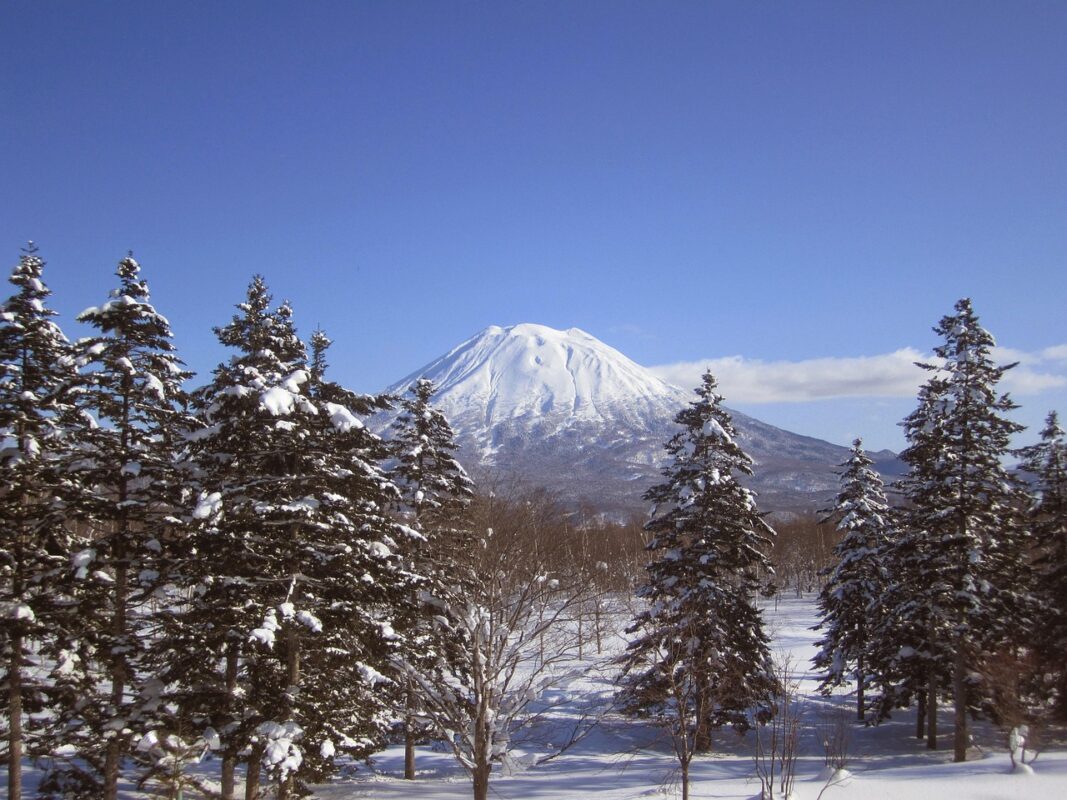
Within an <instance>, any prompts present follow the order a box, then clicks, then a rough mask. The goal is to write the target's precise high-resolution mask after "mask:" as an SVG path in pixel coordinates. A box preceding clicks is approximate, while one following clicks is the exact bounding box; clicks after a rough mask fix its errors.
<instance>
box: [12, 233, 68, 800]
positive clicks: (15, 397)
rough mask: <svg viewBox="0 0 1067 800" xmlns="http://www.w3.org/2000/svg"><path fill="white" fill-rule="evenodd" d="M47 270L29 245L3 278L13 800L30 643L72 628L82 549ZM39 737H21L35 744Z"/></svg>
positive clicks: (32, 683) (15, 799)
mask: <svg viewBox="0 0 1067 800" xmlns="http://www.w3.org/2000/svg"><path fill="white" fill-rule="evenodd" d="M43 271H44V261H43V260H42V259H41V258H40V256H38V255H37V249H36V247H34V246H33V244H32V243H30V245H29V246H28V247H27V248H26V250H25V251H24V253H23V255H22V257H21V258H20V259H19V263H18V265H17V266H16V267H15V268H14V270H12V273H11V277H10V278H9V280H10V282H11V283H12V284H13V285H14V286H15V290H16V291H15V293H14V294H13V295H11V296H10V297H9V298H8V299H7V300H5V301H4V304H3V306H2V307H0V482H2V484H3V491H0V650H2V656H3V662H2V666H0V670H2V671H3V673H2V674H3V685H5V686H6V689H7V691H6V692H5V695H4V697H3V699H2V702H3V703H4V706H3V713H2V714H0V725H2V726H3V728H4V741H3V743H2V744H0V747H3V748H4V751H5V752H4V753H3V756H4V760H5V762H6V763H7V765H8V771H7V779H8V785H7V796H8V797H9V798H11V799H12V800H19V798H20V797H21V796H22V785H21V784H22V774H21V768H22V755H23V753H24V752H26V748H25V746H24V745H25V741H24V723H25V722H26V717H27V715H28V714H29V713H34V712H39V711H41V708H42V706H43V705H44V703H45V702H46V701H45V697H44V691H45V689H46V688H47V686H46V684H45V682H44V681H43V676H42V675H41V674H40V672H39V670H38V669H37V667H38V666H39V662H38V661H37V660H36V658H35V657H34V653H33V652H32V650H31V647H30V642H31V641H35V642H37V643H38V644H39V645H43V644H45V643H46V642H48V643H49V644H54V643H55V638H54V634H55V633H56V629H57V628H58V629H60V630H61V629H63V628H64V627H69V624H68V623H69V616H70V615H69V614H68V613H67V610H68V609H69V603H67V602H66V600H67V597H66V596H65V595H64V593H63V590H62V589H61V587H60V586H59V585H57V581H56V580H55V576H56V575H57V574H59V573H62V572H64V571H65V570H66V568H67V567H68V565H69V564H70V563H71V559H72V556H73V555H74V553H75V552H77V551H78V550H80V549H81V543H80V537H79V536H78V535H77V534H76V532H75V531H74V530H73V528H71V527H70V526H68V525H66V524H65V519H64V517H65V510H64V502H63V500H64V497H65V496H67V495H69V492H67V491H64V485H63V484H64V475H63V472H62V470H60V469H58V464H57V461H61V460H63V459H62V456H63V455H64V453H66V452H68V451H69V449H70V447H71V446H72V444H73V442H72V438H76V433H77V432H78V431H79V430H81V429H83V428H84V425H82V423H81V420H80V419H79V415H78V414H77V413H76V411H75V407H74V405H73V397H72V395H71V389H72V388H73V387H74V386H75V385H76V383H77V369H76V366H75V360H74V357H73V352H72V349H71V346H70V343H69V342H68V341H67V339H66V337H65V336H64V335H63V332H62V331H61V330H60V329H59V327H58V325H56V323H55V322H54V321H53V317H54V316H55V313H56V312H54V311H52V310H51V309H49V308H48V306H47V302H48V298H49V296H50V295H51V292H50V291H49V289H48V287H47V286H46V285H45V283H44V281H43V279H42V275H43ZM37 733H38V731H36V730H34V729H28V730H25V734H26V735H27V738H29V739H30V744H31V745H32V744H33V740H34V737H35V735H36V734H37ZM43 749H48V748H47V746H46V747H44V748H43Z"/></svg>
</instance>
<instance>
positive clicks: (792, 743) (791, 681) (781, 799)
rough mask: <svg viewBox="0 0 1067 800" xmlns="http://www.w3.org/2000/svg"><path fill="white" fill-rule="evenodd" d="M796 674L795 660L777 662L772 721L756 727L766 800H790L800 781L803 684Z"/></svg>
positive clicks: (758, 763) (757, 759)
mask: <svg viewBox="0 0 1067 800" xmlns="http://www.w3.org/2000/svg"><path fill="white" fill-rule="evenodd" d="M792 672H793V659H792V658H791V657H789V656H784V655H783V656H779V657H778V658H776V659H775V662H774V676H775V678H776V679H777V683H778V687H779V689H778V694H777V695H776V696H775V698H774V701H773V706H772V711H771V718H770V720H769V721H768V722H767V723H766V725H763V726H757V727H756V755H755V762H756V777H757V778H759V782H760V797H761V798H762V800H786V798H788V797H789V796H790V795H791V794H792V793H793V784H794V782H795V781H796V770H797V745H798V743H799V739H800V717H801V709H800V695H799V685H800V684H799V681H797V680H796V679H795V678H794V677H793V675H792Z"/></svg>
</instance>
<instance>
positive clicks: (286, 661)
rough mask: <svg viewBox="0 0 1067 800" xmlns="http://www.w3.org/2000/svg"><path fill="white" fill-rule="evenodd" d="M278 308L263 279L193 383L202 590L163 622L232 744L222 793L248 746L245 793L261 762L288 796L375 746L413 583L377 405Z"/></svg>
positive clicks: (190, 699) (215, 726)
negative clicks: (336, 380) (372, 415)
mask: <svg viewBox="0 0 1067 800" xmlns="http://www.w3.org/2000/svg"><path fill="white" fill-rule="evenodd" d="M270 304H271V298H270V294H269V292H268V290H267V287H266V285H265V283H264V282H263V280H262V278H259V277H256V278H255V279H254V280H253V281H252V284H251V285H250V286H249V290H248V296H247V299H246V301H245V302H243V303H241V304H240V305H239V306H238V313H237V314H236V315H235V316H234V318H233V320H232V322H231V323H230V324H229V325H227V326H225V327H222V328H219V329H217V330H216V333H217V335H218V337H219V340H220V341H221V342H222V343H223V344H224V345H227V346H228V347H231V348H233V349H234V350H235V351H236V353H235V355H234V356H233V357H232V358H231V359H230V360H229V361H227V362H225V363H223V364H220V365H219V366H218V367H217V368H216V370H215V372H214V375H213V379H212V381H211V383H210V384H208V385H207V386H206V387H204V388H203V389H201V390H199V391H198V392H197V393H196V394H195V407H196V410H197V414H198V417H199V419H200V421H201V424H202V425H203V427H202V429H201V430H200V431H198V432H197V433H196V434H195V435H194V437H193V442H192V443H191V448H190V449H191V457H192V460H193V463H194V464H195V465H196V469H197V472H198V477H197V482H198V485H199V501H198V503H197V505H196V507H195V508H194V509H193V510H192V517H193V518H194V519H195V520H197V521H198V528H197V533H196V536H195V538H194V548H193V549H192V550H191V551H190V553H189V558H188V560H187V564H186V575H185V580H186V581H187V583H188V584H189V585H190V586H191V587H192V596H193V599H192V601H191V602H190V603H189V604H188V605H187V606H186V607H185V608H184V609H182V611H181V613H180V614H179V615H176V617H175V619H173V620H172V621H171V627H172V629H173V637H172V638H173V640H174V641H176V642H177V651H176V652H175V657H174V661H173V666H174V670H173V678H174V680H176V681H178V682H180V683H181V685H183V686H184V687H186V694H185V696H184V697H183V698H182V699H181V704H182V706H183V708H185V709H186V712H187V716H188V719H189V721H190V725H191V726H192V727H194V728H197V729H199V730H200V732H201V735H202V736H204V737H205V741H206V742H209V743H210V744H211V745H212V746H213V747H215V748H216V749H217V750H218V751H219V752H220V754H221V755H222V757H223V787H222V794H223V796H224V797H229V796H232V794H233V786H234V765H235V762H236V759H237V758H238V756H239V755H241V754H245V753H246V754H247V755H245V756H244V757H245V758H246V760H247V763H248V773H247V781H246V785H251V786H252V787H253V788H252V790H250V791H256V790H257V787H258V785H259V776H260V768H261V766H262V767H264V768H266V770H267V775H268V778H270V779H273V780H275V781H276V782H277V785H278V792H279V796H282V797H284V796H289V795H291V794H292V793H293V792H301V791H303V789H302V781H303V780H304V779H305V778H314V779H320V778H321V777H323V776H324V775H325V774H326V773H327V772H328V771H329V770H330V769H331V767H332V764H333V761H334V758H335V756H336V755H340V754H348V755H354V756H365V755H367V754H369V753H370V752H373V750H375V749H376V748H377V747H378V745H379V743H380V741H381V737H382V735H383V733H384V730H385V728H386V725H387V722H388V719H387V704H386V702H385V695H386V693H384V692H382V691H381V690H380V689H381V687H380V686H379V684H381V683H385V682H388V678H386V676H385V673H386V671H387V668H388V664H389V662H390V659H391V658H392V656H393V655H394V654H395V652H396V651H397V650H398V649H399V648H400V647H401V646H402V644H403V643H402V641H401V639H400V636H399V635H398V634H397V633H396V632H395V629H394V626H393V624H392V622H393V618H394V616H395V614H396V610H395V609H396V607H397V606H398V605H402V604H403V603H405V602H407V598H408V597H409V596H410V594H411V592H410V585H411V582H412V581H411V577H410V576H409V575H408V573H407V572H406V571H405V570H404V569H403V564H402V561H401V559H400V557H399V555H398V551H399V550H400V546H399V545H398V544H397V541H396V540H397V537H398V536H399V535H401V530H400V529H399V528H398V526H396V525H394V524H392V523H390V522H389V520H388V519H387V518H386V516H385V512H386V508H387V505H388V504H389V503H391V502H392V498H394V497H395V496H396V490H395V488H394V487H393V486H392V484H391V483H390V482H389V481H388V480H387V478H386V477H385V476H384V475H383V474H382V472H381V470H380V468H379V467H378V463H379V462H380V461H381V460H382V459H383V458H384V456H385V451H384V448H383V445H382V443H381V441H380V440H378V439H377V437H374V436H373V435H372V434H370V433H369V432H368V431H367V430H366V428H365V427H364V425H363V423H362V422H361V421H360V419H359V416H360V415H361V414H364V413H366V412H368V411H370V410H371V407H372V405H373V403H372V402H371V401H370V400H369V399H367V398H362V397H360V396H357V395H355V394H353V393H351V392H348V391H346V390H344V389H343V388H342V387H339V386H337V385H336V384H332V383H329V382H327V381H326V380H325V379H324V377H323V375H322V372H323V370H324V368H325V361H324V355H321V356H320V358H319V362H318V364H317V366H315V367H313V366H312V365H311V364H309V363H308V360H307V358H306V355H305V349H304V347H303V345H302V343H301V342H300V340H299V339H298V338H297V337H296V333H295V329H294V327H293V324H292V313H291V310H290V309H289V307H288V305H287V304H283V305H282V306H281V307H279V308H278V309H271V307H270Z"/></svg>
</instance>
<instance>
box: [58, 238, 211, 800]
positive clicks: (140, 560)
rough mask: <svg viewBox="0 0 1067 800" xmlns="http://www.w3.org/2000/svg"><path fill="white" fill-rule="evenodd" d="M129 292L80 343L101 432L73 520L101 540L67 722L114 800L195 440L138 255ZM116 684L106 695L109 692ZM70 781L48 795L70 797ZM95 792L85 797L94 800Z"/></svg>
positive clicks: (90, 571) (82, 578)
mask: <svg viewBox="0 0 1067 800" xmlns="http://www.w3.org/2000/svg"><path fill="white" fill-rule="evenodd" d="M116 274H117V276H118V278H119V285H118V286H117V287H116V288H115V289H114V290H112V291H111V293H110V295H109V297H108V299H107V301H106V302H105V303H104V304H103V305H101V306H99V307H92V308H89V309H86V310H85V311H83V312H82V313H81V314H80V315H79V316H78V320H79V321H80V322H83V323H86V324H88V325H90V326H91V327H93V328H95V329H96V330H97V333H96V334H95V335H92V336H90V337H88V338H85V339H82V340H81V341H79V342H78V345H77V352H78V356H79V361H80V362H81V363H82V365H83V380H82V389H81V392H80V393H79V396H78V397H79V399H78V405H79V407H80V408H81V409H82V410H83V412H84V413H85V414H86V415H89V416H91V417H92V418H93V419H95V421H96V424H95V425H94V426H93V427H92V428H91V429H90V430H88V431H87V432H86V433H85V434H84V435H83V437H82V439H83V441H82V446H81V450H80V452H79V458H78V460H77V462H76V463H75V465H74V466H73V470H74V472H75V474H76V475H77V479H78V481H79V483H80V484H81V486H82V491H81V493H80V495H79V500H78V503H77V505H76V506H74V507H71V508H70V513H71V514H72V515H76V516H77V517H78V518H79V519H80V522H81V524H82V525H84V526H86V527H87V528H88V529H89V531H90V532H91V534H90V535H91V539H92V541H91V543H90V544H89V546H88V547H87V548H86V549H84V550H83V551H81V553H80V554H79V555H80V560H79V564H78V572H77V574H76V576H75V577H76V578H77V579H78V583H77V587H76V590H75V603H76V608H77V613H78V620H79V621H78V625H79V628H80V629H81V638H82V639H83V641H82V643H81V648H80V649H81V651H82V657H81V658H80V660H79V664H80V670H79V672H78V674H77V679H76V681H74V679H73V678H72V679H71V680H72V681H74V682H72V683H70V684H69V685H68V688H69V690H71V691H73V692H76V694H75V695H74V696H72V697H71V698H70V700H71V702H70V703H69V704H66V705H65V707H64V708H63V709H62V710H61V711H60V712H59V718H60V719H61V720H63V723H64V725H65V727H66V728H67V729H68V730H71V731H76V732H77V733H76V736H74V735H73V734H72V736H73V738H72V740H71V741H69V742H68V743H67V744H69V745H72V746H74V747H75V749H76V750H77V751H78V753H79V761H78V764H79V766H75V765H74V763H73V762H69V761H68V762H66V763H64V764H63V765H62V766H61V767H59V771H61V772H62V771H69V770H75V771H82V774H81V775H80V776H78V779H79V782H80V783H81V784H82V785H83V786H89V787H92V788H90V789H88V790H87V791H88V794H89V795H91V796H93V797H103V798H107V800H113V798H115V797H116V795H117V791H118V788H117V787H118V780H119V774H120V768H121V766H122V763H123V761H124V760H125V759H126V758H127V757H128V756H129V755H131V753H132V752H133V750H132V745H133V742H134V740H135V738H136V737H137V735H138V734H139V733H144V728H143V727H142V726H143V724H144V722H145V717H144V715H145V713H146V712H145V708H144V707H143V703H144V701H145V700H146V685H145V683H144V681H145V679H146V678H147V677H148V676H147V674H146V671H145V670H146V664H145V663H144V658H145V652H146V645H147V642H148V641H149V639H150V637H151V636H152V635H153V633H154V630H153V627H152V621H151V616H152V614H151V611H150V600H151V599H152V597H153V595H154V594H155V592H156V591H157V589H159V588H160V587H161V585H162V574H163V573H164V572H165V569H164V567H163V560H162V558H161V554H162V552H163V549H164V545H163V543H164V542H166V541H167V540H168V539H170V538H173V537H175V536H177V535H178V532H177V530H176V527H177V525H178V523H179V520H178V518H177V517H176V516H175V512H176V510H177V509H179V508H180V507H181V505H182V502H183V497H182V489H183V480H182V476H181V475H180V473H179V471H178V469H177V466H176V454H177V451H178V448H179V446H180V443H181V442H182V441H183V440H184V436H185V435H186V433H187V432H188V430H189V420H188V418H187V416H186V411H185V406H186V397H185V394H184V391H183V389H182V383H183V381H184V380H185V379H186V378H188V377H189V375H190V373H188V372H187V371H185V370H184V368H183V366H182V362H181V360H180V359H179V358H178V355H177V352H176V348H175V346H174V344H173V342H172V338H173V337H172V334H171V331H170V325H169V323H168V322H167V320H166V319H165V318H164V317H163V316H162V315H160V314H159V313H158V312H157V311H156V310H155V308H154V307H153V306H152V304H151V301H150V296H149V290H148V285H147V283H146V282H145V281H144V280H143V279H142V278H141V277H140V266H139V265H138V264H137V262H136V261H135V260H134V259H133V257H132V256H130V257H128V258H124V259H122V260H121V261H120V262H119V264H118V269H117V271H116ZM105 685H106V691H105V689H104V686H105ZM69 779H70V776H69V775H67V776H59V775H53V776H52V778H51V779H50V780H49V781H47V782H46V785H47V786H49V787H53V790H55V791H61V792H65V791H67V790H66V789H62V790H61V789H59V788H55V787H61V786H67V785H69V783H70V780H69ZM84 791H85V790H83V792H84Z"/></svg>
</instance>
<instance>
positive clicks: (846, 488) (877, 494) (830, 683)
mask: <svg viewBox="0 0 1067 800" xmlns="http://www.w3.org/2000/svg"><path fill="white" fill-rule="evenodd" d="M872 463H873V462H872V461H871V459H870V458H869V457H868V456H867V455H866V454H865V453H864V452H863V442H862V441H861V440H859V439H856V440H855V441H854V442H853V443H852V455H851V456H850V458H849V459H848V461H846V462H845V463H844V464H841V466H842V467H844V472H842V474H841V491H840V492H839V493H838V495H837V499H836V501H835V503H834V508H833V511H832V512H831V514H830V516H829V517H828V518H827V520H826V521H830V520H833V521H834V522H836V524H837V529H838V530H839V531H842V532H843V534H844V535H843V536H842V537H841V540H840V542H838V544H837V546H836V547H835V548H834V555H835V556H836V557H837V563H836V565H835V566H834V567H833V568H832V569H830V570H828V571H827V572H826V573H825V575H826V577H827V581H826V584H825V585H824V586H823V588H822V591H821V593H820V595H819V611H820V613H821V620H820V622H819V625H818V626H816V629H823V630H825V633H824V635H823V637H822V638H821V639H820V640H819V641H818V642H817V645H818V647H819V648H820V649H819V652H818V653H817V654H816V656H815V658H814V659H813V661H814V664H815V667H816V668H817V669H820V670H822V671H824V672H825V673H826V676H825V677H824V678H823V680H822V682H821V684H820V687H819V688H820V689H821V690H822V691H823V692H826V693H829V691H830V690H831V689H832V688H833V687H835V686H841V685H842V684H844V683H846V682H849V681H851V680H854V681H855V682H856V688H857V695H858V700H857V708H858V715H859V717H860V718H861V719H862V718H863V710H864V691H865V689H866V688H867V686H868V684H869V683H870V681H871V673H870V670H869V668H868V666H867V664H868V662H869V661H870V658H869V650H870V640H871V632H872V630H874V629H875V628H876V627H877V621H876V619H875V617H874V616H873V613H874V609H875V607H876V605H877V602H878V600H879V598H880V597H881V596H882V594H883V592H884V589H885V586H886V582H887V580H888V577H889V576H888V573H887V572H886V569H885V565H884V564H883V557H884V554H885V550H886V544H887V534H888V533H889V530H890V514H889V506H888V504H887V502H886V497H885V490H884V488H883V485H882V479H881V478H880V477H879V476H878V473H877V472H875V471H874V470H872V469H871V465H872Z"/></svg>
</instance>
